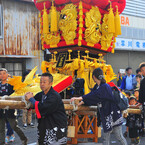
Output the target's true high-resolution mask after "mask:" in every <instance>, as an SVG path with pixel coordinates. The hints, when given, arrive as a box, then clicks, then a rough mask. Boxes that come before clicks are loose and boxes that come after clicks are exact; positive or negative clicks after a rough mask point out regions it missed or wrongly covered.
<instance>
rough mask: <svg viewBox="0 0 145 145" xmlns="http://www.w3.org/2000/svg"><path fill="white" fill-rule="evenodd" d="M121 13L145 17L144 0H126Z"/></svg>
mask: <svg viewBox="0 0 145 145" xmlns="http://www.w3.org/2000/svg"><path fill="white" fill-rule="evenodd" d="M122 14H126V15H131V16H137V17H143V18H145V0H126V7H125V9H124V11H123V13H122Z"/></svg>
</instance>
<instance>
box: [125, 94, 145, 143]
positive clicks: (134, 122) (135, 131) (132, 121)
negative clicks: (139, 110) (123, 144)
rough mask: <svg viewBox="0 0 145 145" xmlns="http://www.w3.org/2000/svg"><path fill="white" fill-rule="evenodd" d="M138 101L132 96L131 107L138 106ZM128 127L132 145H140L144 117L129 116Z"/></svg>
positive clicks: (137, 115)
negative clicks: (140, 131) (140, 132)
mask: <svg viewBox="0 0 145 145" xmlns="http://www.w3.org/2000/svg"><path fill="white" fill-rule="evenodd" d="M137 104H138V103H137V100H136V98H135V97H134V96H131V97H130V99H129V105H130V107H131V106H135V105H137ZM126 126H127V127H128V132H129V138H131V145H135V144H139V143H140V138H139V129H141V128H142V117H141V115H139V114H131V113H130V114H129V115H128V117H127V123H126Z"/></svg>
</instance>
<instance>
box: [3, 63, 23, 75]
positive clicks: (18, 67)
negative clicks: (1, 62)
mask: <svg viewBox="0 0 145 145" xmlns="http://www.w3.org/2000/svg"><path fill="white" fill-rule="evenodd" d="M4 68H6V69H7V70H8V73H9V74H11V75H14V76H22V63H5V67H4Z"/></svg>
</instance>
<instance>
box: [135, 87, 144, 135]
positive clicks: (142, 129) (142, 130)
mask: <svg viewBox="0 0 145 145" xmlns="http://www.w3.org/2000/svg"><path fill="white" fill-rule="evenodd" d="M134 96H135V97H136V100H137V102H138V100H139V88H137V89H135V90H134ZM139 109H141V110H142V105H140V107H139ZM141 117H142V128H141V129H140V130H139V134H140V135H141V136H144V116H143V114H141Z"/></svg>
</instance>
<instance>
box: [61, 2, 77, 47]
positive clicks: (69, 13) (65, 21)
mask: <svg viewBox="0 0 145 145" xmlns="http://www.w3.org/2000/svg"><path fill="white" fill-rule="evenodd" d="M76 19H77V9H76V6H75V5H74V4H68V5H66V6H65V7H64V8H63V9H62V10H61V13H60V19H59V29H60V30H61V31H62V36H63V38H64V40H65V41H66V44H67V45H68V44H74V39H75V38H76V32H75V31H76V29H77V20H76Z"/></svg>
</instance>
